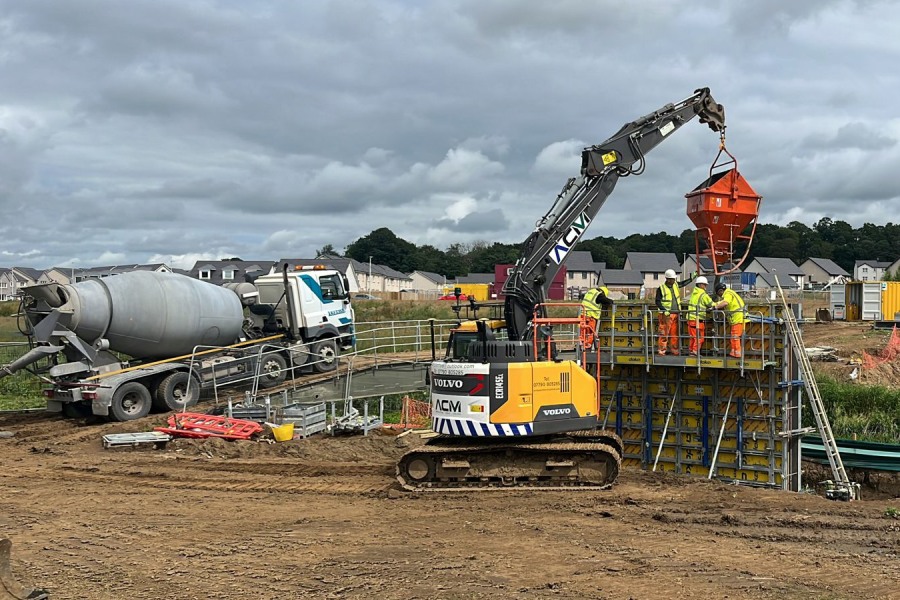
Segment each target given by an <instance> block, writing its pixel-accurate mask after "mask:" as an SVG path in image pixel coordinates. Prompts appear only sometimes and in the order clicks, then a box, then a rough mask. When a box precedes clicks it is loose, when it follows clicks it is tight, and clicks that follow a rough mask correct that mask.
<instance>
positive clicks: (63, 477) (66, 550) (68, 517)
mask: <svg viewBox="0 0 900 600" xmlns="http://www.w3.org/2000/svg"><path fill="white" fill-rule="evenodd" d="M161 422H162V417H159V416H157V417H149V418H147V419H143V420H141V421H138V422H132V423H127V424H114V423H105V424H100V425H97V424H94V425H85V424H82V423H79V422H77V421H71V420H64V419H58V418H55V417H51V416H49V415H45V414H39V415H38V414H32V415H15V416H10V415H7V416H0V430H7V431H13V432H14V433H15V435H14V437H12V438H10V439H0V536H8V537H10V538H11V539H12V540H13V544H14V546H13V570H14V572H15V573H16V574H17V576H18V578H19V579H20V580H24V581H26V582H28V583H29V584H32V585H37V586H40V587H45V588H48V589H49V591H50V592H51V598H53V599H54V600H57V599H64V598H72V599H76V598H77V599H82V598H91V599H92V598H142V599H144V598H146V599H155V598H160V599H162V598H184V599H191V598H196V599H200V598H273V599H274V598H279V599H282V598H379V599H380V598H386V599H393V598H404V599H405V598H421V599H425V598H448V599H449V598H458V599H469V598H492V599H495V598H596V599H599V598H609V599H618V598H622V599H625V598H633V599H653V600H658V599H660V598H779V599H781V598H795V597H803V598H817V599H818V598H835V599H837V598H854V599H859V598H879V599H882V598H900V519H897V518H894V517H893V516H891V515H892V514H893V512H892V511H891V510H890V509H891V508H892V507H893V508H898V509H900V501H898V500H897V499H891V498H884V497H882V498H881V499H878V500H871V499H870V500H863V501H861V502H854V503H850V504H845V503H836V502H831V501H828V500H825V499H822V498H820V497H816V496H810V495H799V494H790V493H786V492H779V491H772V490H762V489H750V488H738V487H734V486H727V485H724V484H719V483H712V482H707V481H705V480H698V479H691V478H686V477H674V476H663V475H654V474H647V473H642V472H639V471H633V470H626V471H625V472H624V473H623V474H622V475H621V476H620V479H619V483H618V484H617V485H615V486H614V487H613V488H612V489H611V490H609V491H603V492H594V491H590V492H589V491H581V492H577V491H576V492H555V491H537V492H535V491H514V490H513V491H491V492H480V493H479V492H454V493H443V494H440V493H434V492H430V493H421V494H411V493H406V492H399V491H397V490H395V489H394V488H395V485H394V479H393V464H394V462H395V461H396V459H397V457H398V456H400V454H402V453H403V452H404V451H405V450H406V447H405V446H406V445H407V444H416V443H420V440H418V437H417V436H416V435H414V434H413V435H407V436H405V437H403V438H397V437H395V436H393V435H386V434H381V435H373V436H371V437H369V438H363V437H361V436H360V437H345V438H330V437H325V436H314V437H312V438H309V439H307V440H295V441H292V442H287V443H284V444H266V443H255V442H234V443H229V442H222V441H218V440H207V441H187V440H181V441H175V442H172V443H170V444H169V446H168V447H167V448H166V449H163V450H152V449H145V450H130V449H129V450H104V449H103V448H102V444H101V436H102V435H103V434H105V433H112V432H124V431H143V430H148V429H149V428H150V427H151V426H153V425H155V424H157V423H161Z"/></svg>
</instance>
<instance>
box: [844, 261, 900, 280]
mask: <svg viewBox="0 0 900 600" xmlns="http://www.w3.org/2000/svg"><path fill="white" fill-rule="evenodd" d="M897 262H900V261H897ZM892 266H893V263H891V262H890V261H883V260H858V261H856V262H855V263H854V264H853V281H881V280H883V279H884V274H885V273H887V272H888V270H889V269H890V268H891V267H892Z"/></svg>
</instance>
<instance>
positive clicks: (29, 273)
mask: <svg viewBox="0 0 900 600" xmlns="http://www.w3.org/2000/svg"><path fill="white" fill-rule="evenodd" d="M12 270H13V272H14V273H18V274H19V275H20V276H24V277H27V278H28V279H30V280H32V281H37V280H38V279H40V278H41V274H42V273H43V271H39V270H38V269H32V268H31V267H13V268H12Z"/></svg>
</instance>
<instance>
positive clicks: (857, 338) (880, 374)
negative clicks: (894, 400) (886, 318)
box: [803, 321, 900, 387]
mask: <svg viewBox="0 0 900 600" xmlns="http://www.w3.org/2000/svg"><path fill="white" fill-rule="evenodd" d="M890 338H891V330H890V329H872V324H871V323H868V322H862V321H856V322H852V321H849V322H848V321H834V322H832V323H805V324H804V325H803V342H804V345H806V347H811V346H819V347H822V346H830V347H832V348H835V350H836V356H837V358H838V360H837V361H836V362H821V361H815V362H813V363H812V364H813V368H814V369H815V370H816V371H817V372H820V373H825V374H827V375H830V376H831V377H834V378H835V379H837V380H838V381H846V382H850V381H855V382H857V383H860V384H868V385H884V386H889V387H900V361H896V360H895V361H890V362H884V363H881V364H876V365H874V366H871V367H863V366H861V365H859V364H857V361H858V360H861V359H862V357H863V353H864V352H867V353H869V354H870V355H872V356H876V357H877V356H878V355H879V353H881V352H882V351H883V350H884V349H885V346H886V345H887V344H888V342H889V341H890ZM854 372H855V378H853V377H851V374H853V373H854Z"/></svg>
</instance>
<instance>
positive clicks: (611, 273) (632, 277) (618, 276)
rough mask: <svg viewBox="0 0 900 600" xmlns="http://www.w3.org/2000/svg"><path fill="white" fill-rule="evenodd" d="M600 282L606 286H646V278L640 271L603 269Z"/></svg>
mask: <svg viewBox="0 0 900 600" xmlns="http://www.w3.org/2000/svg"><path fill="white" fill-rule="evenodd" d="M600 280H601V281H602V282H603V285H605V286H608V287H609V286H613V287H615V286H619V287H641V286H642V285H644V276H643V275H641V272H640V271H629V270H627V269H602V270H601V271H600Z"/></svg>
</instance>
